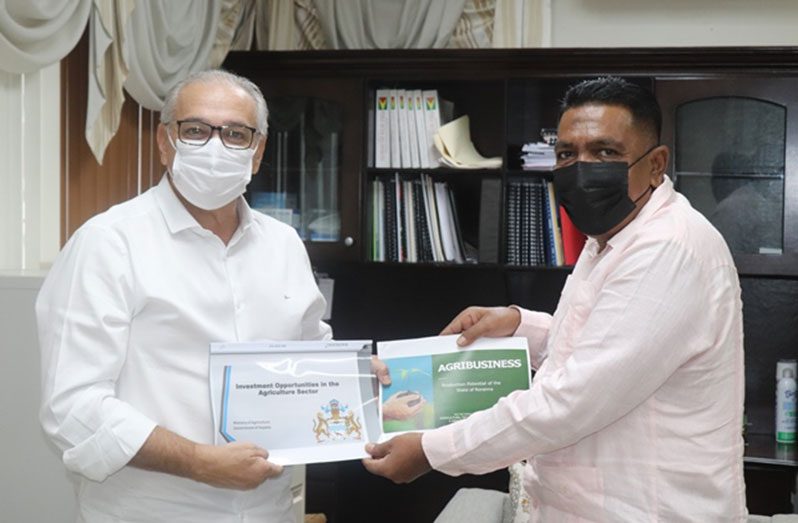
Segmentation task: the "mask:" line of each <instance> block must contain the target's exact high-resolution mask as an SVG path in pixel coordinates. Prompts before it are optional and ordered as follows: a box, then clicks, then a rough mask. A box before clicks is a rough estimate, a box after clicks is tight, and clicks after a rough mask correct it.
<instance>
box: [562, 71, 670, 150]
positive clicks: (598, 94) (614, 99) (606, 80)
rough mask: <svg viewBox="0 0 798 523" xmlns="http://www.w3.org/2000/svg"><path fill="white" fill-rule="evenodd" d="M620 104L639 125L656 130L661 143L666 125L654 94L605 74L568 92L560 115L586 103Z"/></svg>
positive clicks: (575, 85) (657, 139) (654, 134)
mask: <svg viewBox="0 0 798 523" xmlns="http://www.w3.org/2000/svg"><path fill="white" fill-rule="evenodd" d="M589 104H600V105H617V106H620V107H623V108H625V109H626V110H628V111H629V112H630V113H631V114H632V119H633V121H634V122H635V124H637V125H639V126H640V127H642V128H643V129H645V130H647V131H649V132H651V133H652V136H653V137H654V138H655V139H656V141H657V143H659V139H660V129H661V128H662V111H661V110H660V107H659V103H658V102H657V99H656V98H655V97H654V94H653V93H652V92H651V91H649V90H648V89H645V88H643V87H640V86H639V85H637V84H634V83H632V82H629V81H627V80H624V79H623V78H618V77H616V76H604V77H601V78H595V79H592V80H584V81H582V82H579V83H578V84H574V85H572V86H571V87H569V88H568V90H567V91H566V92H565V97H564V98H563V100H562V102H561V104H560V118H562V115H563V114H564V113H565V111H567V110H568V109H574V108H576V107H581V106H583V105H589Z"/></svg>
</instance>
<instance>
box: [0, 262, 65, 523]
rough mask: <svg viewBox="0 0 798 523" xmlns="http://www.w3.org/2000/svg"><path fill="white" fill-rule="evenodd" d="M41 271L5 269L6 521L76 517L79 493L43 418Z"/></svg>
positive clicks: (1, 285) (2, 451)
mask: <svg viewBox="0 0 798 523" xmlns="http://www.w3.org/2000/svg"><path fill="white" fill-rule="evenodd" d="M41 283H42V277H41V276H8V275H3V274H0V416H2V420H3V421H2V427H3V428H2V431H0V521H3V522H6V521H7V522H9V523H10V522H14V523H41V522H48V523H62V522H63V523H66V522H70V523H71V522H74V521H75V493H74V489H73V488H72V484H71V483H70V481H69V479H68V476H67V473H66V470H65V469H64V466H63V464H62V463H61V459H60V455H59V454H58V453H57V451H56V450H55V449H54V447H51V446H50V443H49V441H48V440H47V438H46V437H45V436H44V434H43V432H42V430H41V428H40V426H39V419H38V411H39V398H40V392H39V390H40V386H39V383H40V379H39V346H38V342H37V336H36V324H35V318H34V314H33V304H34V302H35V300H36V294H37V293H38V292H39V287H40V286H41Z"/></svg>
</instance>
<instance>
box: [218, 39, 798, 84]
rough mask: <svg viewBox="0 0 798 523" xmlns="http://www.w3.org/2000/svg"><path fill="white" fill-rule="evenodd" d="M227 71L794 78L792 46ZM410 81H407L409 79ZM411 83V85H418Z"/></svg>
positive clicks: (381, 55)
mask: <svg viewBox="0 0 798 523" xmlns="http://www.w3.org/2000/svg"><path fill="white" fill-rule="evenodd" d="M225 65H226V66H228V67H230V68H232V69H238V68H247V69H250V70H254V71H260V74H263V75H270V76H280V75H286V74H290V75H292V76H305V77H313V76H317V75H321V74H335V75H338V76H363V77H375V76H376V77H380V78H388V77H389V76H397V77H407V74H408V72H413V71H424V73H425V75H426V76H425V78H429V79H436V78H448V79H456V78H466V79H474V78H475V74H477V73H478V76H479V78H480V79H487V78H503V77H507V76H510V77H534V76H541V75H574V74H591V73H596V74H599V73H600V74H610V73H617V74H641V73H644V74H647V75H659V74H677V75H684V74H685V73H693V74H697V75H701V76H712V75H716V74H722V73H729V72H734V74H739V75H745V74H763V73H764V74H775V73H789V74H793V75H794V74H796V73H797V71H796V70H797V69H798V48H795V47H705V48H695V47H692V48H690V47H674V48H592V49H587V48H579V49H570V48H559V49H524V50H520V49H479V50H473V49H458V50H446V51H439V50H426V49H425V50H417V49H407V50H381V51H280V52H270V51H253V52H249V51H236V52H232V53H230V54H229V55H228V57H227V59H226V61H225ZM411 78H412V76H411ZM416 79H417V78H416Z"/></svg>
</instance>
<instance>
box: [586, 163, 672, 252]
mask: <svg viewBox="0 0 798 523" xmlns="http://www.w3.org/2000/svg"><path fill="white" fill-rule="evenodd" d="M673 193H674V190H673V182H672V181H671V179H670V177H668V176H667V175H666V176H664V177H663V180H662V183H661V184H659V186H658V187H657V188H656V189H655V190H654V191H653V192H652V193H651V198H649V200H648V201H647V202H646V204H645V205H643V208H642V209H640V212H639V213H637V216H635V217H634V218H633V219H632V221H631V222H629V223H628V224H626V227H624V228H623V229H621V230H620V231H618V232H617V233H615V235H613V237H612V238H610V239H609V240H607V247H609V248H617V246H618V245H620V244H621V243H623V242H625V241H627V239H628V238H632V237H633V236H634V234H635V231H637V230H638V229H639V228H640V227H641V226H642V225H643V224H645V223H646V222H647V221H648V219H649V218H650V217H651V216H653V215H654V214H655V213H656V212H657V211H658V210H659V209H660V208H662V207H663V206H664V205H665V204H666V203H667V202H668V201H670V199H671V197H672V196H673ZM598 247H599V245H598V241H597V240H596V239H595V238H588V240H587V243H586V244H585V249H587V250H588V253H590V254H592V255H594V256H595V255H596V254H598ZM604 250H605V251H606V247H605V249H604Z"/></svg>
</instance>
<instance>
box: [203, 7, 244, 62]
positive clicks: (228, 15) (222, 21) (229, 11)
mask: <svg viewBox="0 0 798 523" xmlns="http://www.w3.org/2000/svg"><path fill="white" fill-rule="evenodd" d="M250 4H252V8H253V11H254V4H253V2H252V0H222V12H221V13H220V15H219V26H218V27H217V29H216V39H215V41H214V43H213V48H212V49H211V54H210V56H209V57H208V68H209V69H216V68H218V67H219V66H220V65H222V62H224V59H225V57H226V56H227V53H228V52H229V51H230V49H231V48H232V47H233V41H234V40H235V38H236V34H237V33H238V29H239V27H240V26H241V24H242V23H243V22H244V20H245V18H244V16H245V14H246V8H247V7H250Z"/></svg>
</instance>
